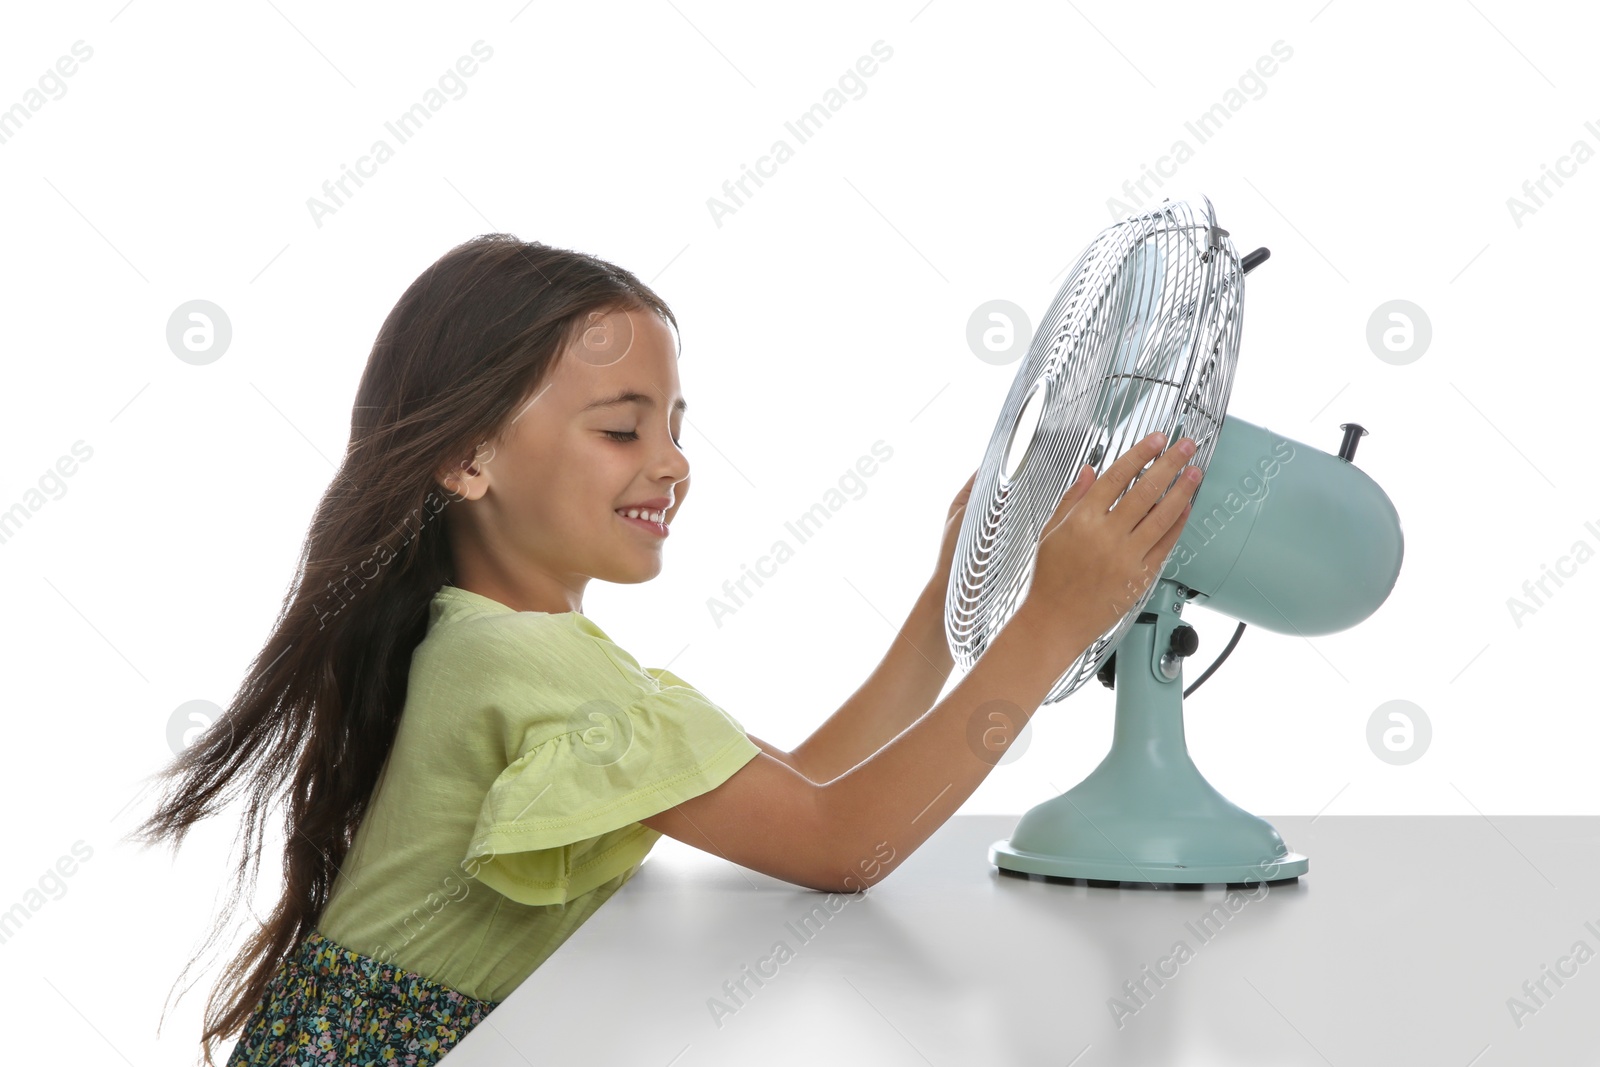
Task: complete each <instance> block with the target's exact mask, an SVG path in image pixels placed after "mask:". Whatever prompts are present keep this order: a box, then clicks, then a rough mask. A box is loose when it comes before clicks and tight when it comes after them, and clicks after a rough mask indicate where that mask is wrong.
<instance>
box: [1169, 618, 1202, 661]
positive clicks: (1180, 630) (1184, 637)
mask: <svg viewBox="0 0 1600 1067" xmlns="http://www.w3.org/2000/svg"><path fill="white" fill-rule="evenodd" d="M1199 647H1200V635H1199V634H1198V633H1196V632H1195V628H1194V627H1193V626H1189V625H1179V626H1175V627H1173V629H1172V637H1171V639H1170V640H1168V642H1167V653H1168V654H1169V655H1173V656H1192V655H1194V654H1195V650H1196V649H1198V648H1199Z"/></svg>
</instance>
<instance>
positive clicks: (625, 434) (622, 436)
mask: <svg viewBox="0 0 1600 1067" xmlns="http://www.w3.org/2000/svg"><path fill="white" fill-rule="evenodd" d="M600 432H601V433H603V434H605V435H606V436H607V437H610V438H612V439H613V440H616V441H637V440H638V439H639V431H637V430H601V431H600ZM672 443H673V444H674V445H677V446H678V447H679V448H682V447H683V442H682V441H674V442H672Z"/></svg>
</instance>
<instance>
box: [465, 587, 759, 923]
mask: <svg viewBox="0 0 1600 1067" xmlns="http://www.w3.org/2000/svg"><path fill="white" fill-rule="evenodd" d="M501 618H502V619H503V620H504V623H503V625H502V626H501V627H500V631H501V632H499V633H497V634H495V635H493V642H494V643H495V644H496V645H497V646H498V647H499V648H500V649H501V651H502V652H503V653H505V654H507V655H508V656H509V662H506V663H505V664H504V667H505V670H506V677H507V679H508V683H507V685H506V686H505V687H504V692H505V695H504V697H503V698H502V699H500V700H498V701H496V705H497V706H496V707H495V708H494V709H493V710H492V713H493V714H494V715H495V717H496V718H497V719H498V726H499V731H500V734H501V738H502V740H503V742H504V745H505V756H506V766H505V769H504V770H503V771H502V772H501V773H500V774H499V776H498V777H497V778H496V779H495V780H494V782H493V783H492V784H491V785H490V787H489V789H488V792H487V795H486V796H485V797H484V798H483V801H482V804H481V806H480V808H479V812H478V819H477V825H476V827H475V829H474V831H473V834H472V840H471V843H470V845H469V847H468V850H467V857H466V864H465V866H466V869H467V870H468V871H469V873H472V874H474V875H475V876H476V877H477V878H478V880H479V881H481V882H483V883H484V884H485V885H488V886H489V887H490V888H492V889H494V890H496V891H497V892H499V893H501V894H503V895H505V896H506V897H508V898H509V899H511V900H515V901H517V902H519V903H523V904H563V903H565V902H567V901H569V900H571V899H572V898H573V897H576V896H578V895H579V894H582V893H585V892H588V891H589V890H591V889H594V888H596V887H598V886H600V885H602V884H604V883H605V882H608V881H610V880H611V879H613V878H615V877H617V876H618V875H621V874H627V873H628V872H630V871H631V870H632V869H633V868H634V867H636V866H637V865H638V863H639V861H641V860H642V859H643V858H644V856H645V854H646V853H647V852H648V851H649V850H650V847H651V846H652V845H653V844H654V843H655V841H656V840H657V839H658V838H659V837H660V834H659V833H658V832H656V831H655V830H652V829H650V828H649V827H647V826H644V825H642V824H640V823H639V821H638V820H640V819H645V818H649V817H650V816H651V815H654V814H656V813H657V812H661V811H665V810H666V809H668V808H670V807H673V806H674V805H676V804H680V803H682V802H683V801H685V800H689V799H691V798H693V797H696V796H699V795H700V794H702V793H705V792H709V791H710V790H712V789H715V788H716V787H717V786H719V785H721V784H722V783H723V782H724V781H726V780H727V779H728V778H730V777H732V776H733V774H734V773H735V772H736V771H738V770H739V769H740V768H741V767H743V766H744V765H745V764H746V763H748V762H749V761H750V760H751V759H753V758H754V757H756V756H758V755H760V753H761V749H760V747H759V746H757V745H756V744H755V742H753V741H751V740H750V738H749V737H748V736H746V734H745V732H744V729H743V727H742V726H740V725H739V723H738V721H737V720H736V719H734V718H733V716H731V715H729V714H728V713H727V712H726V711H724V710H723V709H722V708H720V707H719V706H717V705H716V704H715V703H714V702H712V701H711V700H710V699H709V698H707V697H706V696H705V695H704V694H702V693H701V692H700V691H699V690H697V689H695V688H694V687H693V686H691V685H689V684H688V683H687V682H685V681H684V680H683V679H682V678H680V677H678V676H677V675H676V674H673V673H672V672H671V671H667V670H665V669H660V668H652V669H649V670H645V669H641V668H640V667H639V665H638V663H637V662H636V661H635V660H634V659H633V657H632V656H630V655H629V654H628V653H627V652H626V651H625V650H623V649H622V648H620V647H619V646H617V645H616V644H615V643H614V642H612V641H611V639H610V638H609V637H607V636H606V635H605V633H604V631H602V630H601V629H600V628H599V627H598V626H597V625H595V624H594V623H593V622H592V621H591V620H589V619H588V618H586V617H585V616H583V615H581V614H578V613H575V612H573V613H566V614H560V615H543V614H539V613H532V612H525V613H518V614H516V615H510V616H503V617H501Z"/></svg>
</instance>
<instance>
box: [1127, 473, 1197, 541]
mask: <svg viewBox="0 0 1600 1067" xmlns="http://www.w3.org/2000/svg"><path fill="white" fill-rule="evenodd" d="M1199 474H1201V470H1200V468H1199V467H1185V468H1184V469H1183V471H1182V473H1181V474H1180V475H1179V476H1178V480H1177V482H1176V483H1174V484H1173V486H1172V488H1171V489H1168V490H1167V494H1166V495H1165V496H1163V497H1162V498H1161V500H1160V502H1158V503H1157V504H1156V505H1155V507H1153V508H1151V509H1150V510H1149V513H1148V514H1146V515H1145V517H1144V518H1143V519H1142V520H1141V521H1140V522H1139V524H1138V525H1137V526H1135V527H1134V532H1133V534H1132V536H1133V537H1135V538H1141V539H1143V540H1144V541H1146V542H1148V543H1150V544H1151V545H1152V546H1153V547H1152V548H1151V549H1150V550H1149V552H1147V553H1146V556H1147V557H1148V556H1151V555H1154V556H1155V559H1156V562H1157V563H1159V562H1160V561H1161V560H1162V559H1164V558H1165V551H1164V552H1160V553H1157V551H1156V550H1157V549H1159V548H1160V547H1161V545H1162V544H1163V543H1165V544H1166V545H1167V548H1166V551H1171V549H1172V545H1173V544H1175V543H1176V542H1177V540H1178V535H1179V534H1180V533H1182V531H1183V526H1184V523H1185V522H1187V521H1188V517H1189V509H1190V507H1191V506H1192V505H1193V503H1194V494H1195V493H1196V492H1197V491H1198V490H1199V487H1200V479H1199V478H1198V477H1195V476H1196V475H1199ZM1119 507H1120V505H1119Z"/></svg>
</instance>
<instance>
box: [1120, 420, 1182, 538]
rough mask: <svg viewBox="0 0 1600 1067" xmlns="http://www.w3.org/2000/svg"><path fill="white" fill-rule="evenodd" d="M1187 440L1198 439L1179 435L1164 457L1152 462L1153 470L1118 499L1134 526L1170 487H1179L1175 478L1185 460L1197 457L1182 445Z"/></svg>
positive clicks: (1143, 474) (1163, 454)
mask: <svg viewBox="0 0 1600 1067" xmlns="http://www.w3.org/2000/svg"><path fill="white" fill-rule="evenodd" d="M1184 441H1188V442H1189V443H1190V444H1193V443H1194V442H1193V441H1192V440H1191V439H1190V438H1187V437H1184V438H1179V440H1178V441H1176V442H1174V443H1173V446H1172V447H1171V448H1169V449H1167V450H1166V451H1165V452H1164V453H1162V455H1161V456H1160V458H1158V459H1157V460H1156V461H1155V462H1154V463H1152V464H1150V468H1149V470H1146V471H1144V472H1143V473H1142V474H1141V475H1139V481H1138V483H1137V484H1136V485H1134V486H1133V488H1131V489H1129V490H1128V491H1127V493H1125V494H1123V497H1122V499H1121V500H1119V501H1118V502H1117V505H1116V508H1115V510H1116V511H1118V512H1125V514H1124V515H1123V517H1124V518H1125V519H1126V520H1127V521H1128V523H1129V526H1130V528H1131V527H1133V526H1137V525H1138V524H1139V523H1140V522H1142V521H1143V520H1144V517H1145V515H1147V514H1148V513H1149V512H1150V509H1151V508H1153V507H1154V506H1155V503H1156V501H1157V500H1158V499H1160V498H1161V496H1162V494H1163V493H1166V492H1169V491H1170V490H1169V487H1172V488H1176V486H1174V485H1173V479H1174V478H1176V477H1177V476H1178V472H1179V470H1180V469H1181V468H1182V467H1183V466H1184V464H1186V463H1188V462H1189V461H1190V460H1191V459H1193V458H1194V453H1193V452H1191V453H1190V454H1189V455H1185V454H1184V453H1183V450H1182V449H1181V448H1179V447H1178V446H1179V445H1180V444H1181V443H1182V442H1184Z"/></svg>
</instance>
